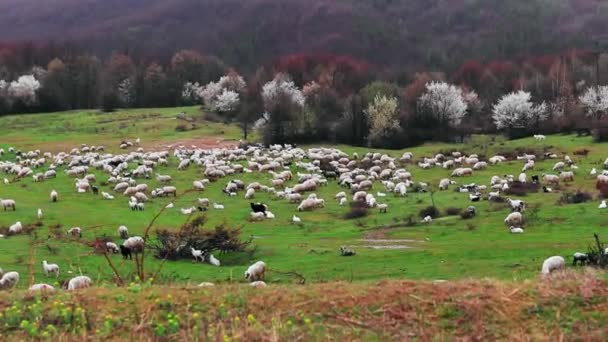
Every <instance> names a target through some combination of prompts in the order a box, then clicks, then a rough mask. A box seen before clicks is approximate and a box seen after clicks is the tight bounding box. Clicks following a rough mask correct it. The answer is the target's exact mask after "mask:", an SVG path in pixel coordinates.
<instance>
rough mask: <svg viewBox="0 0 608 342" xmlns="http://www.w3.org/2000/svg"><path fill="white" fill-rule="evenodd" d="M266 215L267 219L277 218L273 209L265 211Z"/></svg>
mask: <svg viewBox="0 0 608 342" xmlns="http://www.w3.org/2000/svg"><path fill="white" fill-rule="evenodd" d="M264 215H265V216H266V218H267V219H274V218H275V216H274V214H273V213H272V212H271V211H266V212H265V213H264Z"/></svg>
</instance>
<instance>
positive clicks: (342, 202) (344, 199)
mask: <svg viewBox="0 0 608 342" xmlns="http://www.w3.org/2000/svg"><path fill="white" fill-rule="evenodd" d="M347 202H348V200H347V199H346V197H342V198H340V203H339V205H340V206H341V207H342V206H345V205H346V203H347Z"/></svg>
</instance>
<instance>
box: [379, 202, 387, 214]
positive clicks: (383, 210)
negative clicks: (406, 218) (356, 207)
mask: <svg viewBox="0 0 608 342" xmlns="http://www.w3.org/2000/svg"><path fill="white" fill-rule="evenodd" d="M378 210H379V211H380V212H381V213H386V212H387V210H388V204H386V203H382V204H378Z"/></svg>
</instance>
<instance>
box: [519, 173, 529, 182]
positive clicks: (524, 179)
mask: <svg viewBox="0 0 608 342" xmlns="http://www.w3.org/2000/svg"><path fill="white" fill-rule="evenodd" d="M517 180H519V182H520V183H526V182H527V181H528V176H527V175H526V174H525V173H524V172H522V173H520V174H519V177H517Z"/></svg>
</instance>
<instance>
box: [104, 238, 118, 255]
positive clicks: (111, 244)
mask: <svg viewBox="0 0 608 342" xmlns="http://www.w3.org/2000/svg"><path fill="white" fill-rule="evenodd" d="M106 251H108V252H111V253H114V254H116V253H118V252H119V251H120V249H119V248H118V245H117V244H115V243H114V242H111V241H108V242H106Z"/></svg>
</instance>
